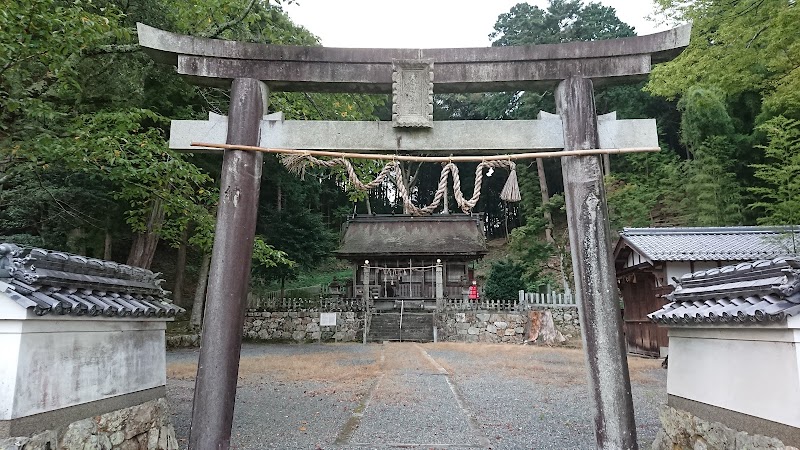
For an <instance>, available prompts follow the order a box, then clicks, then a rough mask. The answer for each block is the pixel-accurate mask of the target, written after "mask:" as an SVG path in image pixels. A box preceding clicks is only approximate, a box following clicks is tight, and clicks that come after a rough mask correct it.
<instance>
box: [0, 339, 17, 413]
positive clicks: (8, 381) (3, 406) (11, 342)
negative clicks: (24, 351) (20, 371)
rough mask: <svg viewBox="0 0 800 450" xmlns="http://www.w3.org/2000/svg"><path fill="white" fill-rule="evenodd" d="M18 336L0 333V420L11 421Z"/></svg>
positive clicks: (15, 382) (15, 381)
mask: <svg viewBox="0 0 800 450" xmlns="http://www.w3.org/2000/svg"><path fill="white" fill-rule="evenodd" d="M19 343H20V335H19V334H13V333H3V332H2V331H0V420H9V419H11V412H12V408H13V406H14V389H15V387H16V385H17V359H18V356H19V347H20V345H19Z"/></svg>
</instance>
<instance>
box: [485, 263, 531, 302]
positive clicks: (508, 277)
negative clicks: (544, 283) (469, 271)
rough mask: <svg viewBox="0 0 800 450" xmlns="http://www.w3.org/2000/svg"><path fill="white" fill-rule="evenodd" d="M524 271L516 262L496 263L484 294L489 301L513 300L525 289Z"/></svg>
mask: <svg viewBox="0 0 800 450" xmlns="http://www.w3.org/2000/svg"><path fill="white" fill-rule="evenodd" d="M523 274H524V269H523V268H522V266H521V265H520V264H518V263H516V262H514V261H511V260H506V261H502V260H501V261H496V262H494V263H493V264H492V267H491V271H490V272H489V278H488V279H487V280H486V287H485V288H484V290H483V292H484V294H485V295H486V297H487V298H488V299H489V300H513V299H515V298H518V297H519V291H520V290H523V289H525V282H524V281H523V280H522V278H523Z"/></svg>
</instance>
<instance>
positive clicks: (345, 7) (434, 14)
mask: <svg viewBox="0 0 800 450" xmlns="http://www.w3.org/2000/svg"><path fill="white" fill-rule="evenodd" d="M520 1H521V0H392V1H388V0H296V1H295V2H294V3H291V4H287V2H286V1H285V0H284V2H283V8H284V10H285V11H286V12H287V13H288V14H289V17H291V18H292V20H293V21H294V22H295V23H297V24H299V25H302V26H304V27H306V28H307V29H308V30H309V31H311V32H312V33H313V34H315V35H316V36H318V37H319V38H320V40H321V42H322V45H324V46H326V47H349V48H457V47H488V46H489V45H490V44H491V41H490V40H489V37H488V36H489V33H491V32H492V31H493V30H494V24H495V22H496V21H497V16H499V15H500V14H503V13H507V12H508V11H509V10H510V9H511V7H512V6H514V5H516V4H517V3H520ZM528 3H530V4H532V5H536V6H539V7H540V8H546V7H547V4H548V1H547V0H528ZM599 3H602V4H604V5H606V6H611V7H613V8H615V9H616V10H617V16H618V17H619V18H620V19H621V20H622V21H623V22H626V23H627V24H629V25H631V26H633V27H634V28H635V29H636V32H637V34H639V35H644V34H651V33H654V32H658V31H663V30H666V29H668V28H670V27H669V26H666V25H663V24H658V23H655V22H652V21H649V20H647V19H646V17H647V16H648V15H650V14H651V13H652V12H653V1H652V0H600V2H599Z"/></svg>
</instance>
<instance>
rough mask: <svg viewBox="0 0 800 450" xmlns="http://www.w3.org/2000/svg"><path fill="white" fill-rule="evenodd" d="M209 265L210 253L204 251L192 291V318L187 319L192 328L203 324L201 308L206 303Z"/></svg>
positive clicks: (198, 327) (197, 327)
mask: <svg viewBox="0 0 800 450" xmlns="http://www.w3.org/2000/svg"><path fill="white" fill-rule="evenodd" d="M209 266H211V253H206V254H204V255H203V262H202V263H201V264H200V274H199V276H198V277H197V288H196V289H195V291H194V303H193V304H192V318H191V319H190V320H189V326H190V327H191V328H192V329H193V330H199V329H200V328H201V327H202V325H203V308H204V307H205V303H206V284H208V268H209Z"/></svg>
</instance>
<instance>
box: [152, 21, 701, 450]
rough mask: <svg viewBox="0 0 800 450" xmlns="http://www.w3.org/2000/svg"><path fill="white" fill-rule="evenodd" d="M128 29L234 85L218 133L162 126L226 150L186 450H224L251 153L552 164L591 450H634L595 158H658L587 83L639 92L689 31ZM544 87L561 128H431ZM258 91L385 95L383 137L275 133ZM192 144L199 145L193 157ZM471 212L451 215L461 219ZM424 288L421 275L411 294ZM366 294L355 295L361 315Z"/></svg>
mask: <svg viewBox="0 0 800 450" xmlns="http://www.w3.org/2000/svg"><path fill="white" fill-rule="evenodd" d="M137 27H138V32H139V42H140V44H141V45H142V47H144V48H145V50H146V51H148V52H149V53H150V54H151V55H152V57H153V58H154V59H156V60H158V61H162V62H166V63H169V64H172V65H175V66H177V70H178V73H180V74H183V75H186V76H188V77H190V79H192V80H194V81H197V82H200V83H207V84H216V85H228V84H229V83H230V85H231V106H230V112H229V116H228V117H227V118H226V117H221V116H211V117H210V118H209V120H208V121H173V124H172V129H171V133H170V146H171V147H172V148H174V149H184V150H195V151H196V150H198V149H199V148H203V147H204V148H205V149H207V150H211V149H221V148H224V149H225V151H224V156H223V167H222V180H221V188H220V192H221V193H222V194H221V196H220V202H219V206H218V215H217V226H216V236H215V241H214V248H213V252H212V263H211V270H210V276H209V282H208V294H207V305H206V317H209V318H212V320H209V321H207V323H206V325H205V326H204V328H203V334H202V342H201V354H200V362H199V365H198V367H199V369H198V373H197V381H196V388H195V397H194V405H193V416H192V427H191V432H190V439H189V448H190V449H209V450H212V449H213V450H220V449H222V450H227V449H228V448H229V447H230V436H231V424H232V419H233V409H234V401H235V397H236V395H235V394H236V385H237V371H238V365H239V351H240V348H241V341H242V324H243V321H244V304H245V301H246V295H247V289H248V278H249V269H250V267H249V264H250V260H251V255H252V248H253V239H254V234H255V233H254V232H255V218H256V208H257V205H258V192H259V190H258V189H259V183H260V180H261V166H262V155H263V153H261V152H278V153H293V154H296V155H299V156H300V157H302V158H308V157H312V156H332V157H335V158H346V157H347V155H344V156H343V155H342V154H341V153H336V152H341V151H346V152H373V153H378V154H381V153H382V154H383V158H382V159H387V160H397V159H399V158H403V157H405V155H407V154H409V153H417V154H418V153H425V154H429V155H437V154H438V155H439V156H440V158H439V160H438V161H439V162H448V161H450V162H452V161H455V160H457V158H469V156H450V155H477V156H472V157H471V158H472V160H475V161H480V162H481V164H483V162H484V161H502V162H504V163H505V162H508V163H511V162H512V161H513V160H514V159H530V158H541V157H560V158H561V165H562V171H563V175H564V188H565V200H566V207H567V218H568V222H569V237H570V247H571V251H572V262H573V267H574V275H575V287H576V296H577V299H578V305H579V316H580V322H581V328H582V330H583V343H584V346H583V347H584V351H585V355H586V363H587V368H588V374H589V388H590V391H591V392H592V394H593V401H594V425H595V437H596V441H597V447H598V448H613V449H632V448H636V447H637V443H636V431H635V423H634V419H633V403H632V399H631V388H630V379H629V375H628V367H627V361H626V359H625V345H624V339H623V335H622V327H621V318H620V314H619V301H618V298H617V286H616V279H615V275H614V265H613V261H612V255H611V237H610V236H611V235H610V230H609V225H608V213H607V207H606V199H605V190H604V187H603V180H602V168H601V155H604V154H605V155H607V154H609V153H617V152H622V151H654V150H658V142H657V134H656V126H655V121H654V120H649V119H641V120H615V117H613V116H607V117H597V115H596V110H595V106H594V96H593V83H594V82H597V83H610V82H612V83H620V82H634V81H639V80H642V79H644V78H645V77H646V76H647V74H648V73H649V72H650V70H651V66H652V64H653V63H656V62H662V61H667V60H669V59H672V58H674V57H675V56H676V55H677V54H679V53H680V51H681V50H682V49H683V48H685V47H686V46H687V45H688V42H689V32H690V29H689V27H688V26H687V27H681V28H676V29H674V30H670V31H667V32H663V33H658V34H654V35H649V36H642V37H632V38H623V39H615V40H606V41H596V42H573V43H569V44H557V45H539V46H527V47H488V48H472V49H336V48H324V47H291V46H274V45H261V44H251V43H242V42H230V41H221V40H214V39H203V38H194V37H190V36H182V35H177V34H173V33H169V32H166V31H162V30H158V29H155V28H152V27H149V26H147V25H144V24H138V25H137ZM553 86H555V98H556V113H557V114H555V115H554V114H546V113H545V114H541V115H540V117H539V120H517V121H474V122H469V121H447V122H441V123H434V121H433V103H432V102H433V94H434V92H439V93H450V92H493V91H518V90H526V89H534V88H541V87H550V88H552V87H553ZM270 90H272V91H302V92H341V93H348V92H350V93H391V94H392V95H393V102H392V103H393V107H392V112H393V114H392V121H391V122H328V121H308V122H307V121H289V120H283V117H282V115H281V114H271V115H266V113H267V104H268V98H269V96H268V94H269V92H270ZM198 142H201V143H204V144H205V145H202V146H197V145H193V143H198ZM349 156H350V157H364V156H363V155H362V156H353V155H349ZM376 157H379V156H376ZM509 166H511V164H509ZM476 184H477V180H476ZM398 188H399V186H398ZM476 190H477V189H476ZM471 200H474V199H471ZM471 200H467V201H466V203H464V204H463V205H462V204H460V205H459V206H460V207H461V208H462V209H465V210H466V211H469V210H470V209H471V208H472V207H474V205H475V202H472V201H471ZM412 269H413V268H412ZM370 270H371V269H370ZM387 270H388V267H387ZM385 272H386V271H385ZM388 274H389V272H386V273H385V274H384V275H387V276H388ZM412 276H413V275H412ZM424 285H425V280H424V272H423V278H422V280H421V283H419V286H420V287H422V286H424ZM412 286H413V284H412V283H409V293H410V294H411V293H413V288H412ZM371 292H372V290H371V287H369V288H368V289H365V290H364V291H363V295H364V305H365V307H366V308H367V310H368V311H369V308H371V307H373V303H372V300H373V299H371V298H370V297H369V294H370V293H371ZM420 292H421V291H420ZM439 297H441V295H440V293H439V292H437V298H439ZM232 311H233V312H234V313H232ZM237 311H238V312H239V314H236V313H235V312H237Z"/></svg>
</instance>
